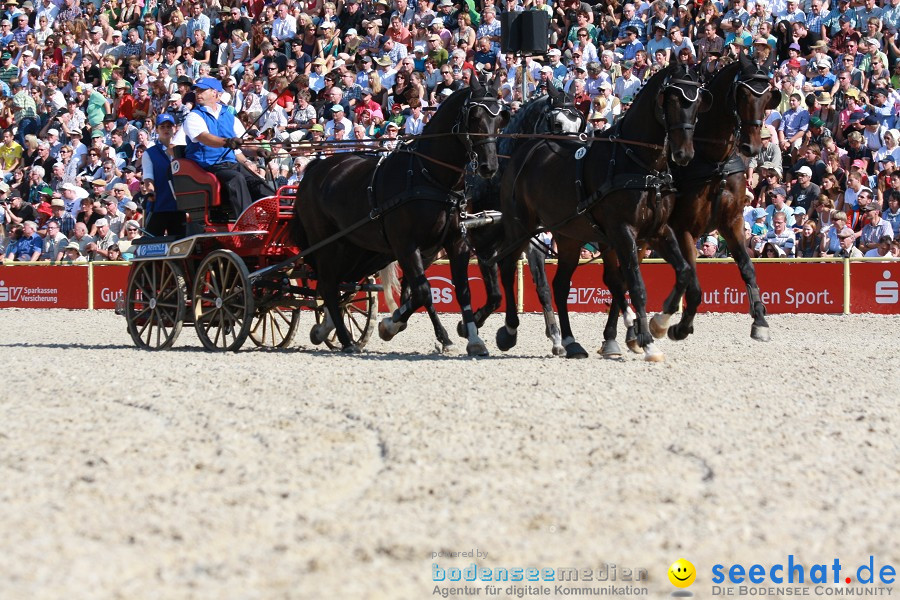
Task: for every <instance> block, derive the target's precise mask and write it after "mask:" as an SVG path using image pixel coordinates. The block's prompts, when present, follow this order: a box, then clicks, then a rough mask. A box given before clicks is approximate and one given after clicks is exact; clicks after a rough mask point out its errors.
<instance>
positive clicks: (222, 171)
mask: <svg viewBox="0 0 900 600" xmlns="http://www.w3.org/2000/svg"><path fill="white" fill-rule="evenodd" d="M194 89H195V90H196V92H195V93H196V98H197V104H198V105H197V107H195V108H194V109H193V110H192V111H191V112H190V114H188V116H187V118H186V119H185V121H184V131H185V135H186V137H187V142H188V143H187V149H186V151H185V156H186V157H187V158H189V159H191V160H194V161H196V162H197V163H199V164H200V166H201V167H203V168H205V169H207V170H209V171H211V172H212V173H215V174H216V177H218V178H219V180H220V181H221V182H222V184H223V185H222V191H223V192H224V193H225V195H226V197H227V198H228V200H229V201H230V202H231V204H232V206H233V208H234V211H235V217H238V216H240V215H241V214H242V213H243V212H244V210H246V209H247V208H248V207H249V206H250V204H251V203H252V202H253V200H254V198H255V199H258V198H262V197H263V196H268V195H273V194H274V190H272V189H271V188H270V187H269V186H268V185H267V184H266V183H265V181H264V180H263V179H262V178H261V177H260V176H259V175H257V174H256V172H255V171H256V169H255V166H254V165H252V163H250V161H249V160H248V159H247V158H246V157H245V156H244V155H243V153H242V152H240V150H238V148H239V147H240V145H241V138H242V137H243V135H244V133H245V131H244V126H243V125H242V124H241V123H240V121H238V120H237V119H235V117H234V115H233V114H232V113H230V112H229V111H227V110H224V108H223V106H222V105H221V104H220V103H219V95H220V94H221V93H222V85H221V83H219V81H218V80H216V79H213V78H209V77H206V78H201V79H200V80H198V81H197V83H196V84H194ZM251 187H252V190H251Z"/></svg>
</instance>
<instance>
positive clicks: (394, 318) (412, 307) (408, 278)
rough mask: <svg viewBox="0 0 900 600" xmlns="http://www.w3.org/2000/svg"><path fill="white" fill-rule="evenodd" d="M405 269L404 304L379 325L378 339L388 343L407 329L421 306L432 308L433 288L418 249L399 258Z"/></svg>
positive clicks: (412, 249) (401, 265) (402, 298)
mask: <svg viewBox="0 0 900 600" xmlns="http://www.w3.org/2000/svg"><path fill="white" fill-rule="evenodd" d="M397 260H398V262H399V263H400V268H401V269H403V293H402V294H401V295H400V299H401V300H402V301H403V304H401V305H400V307H399V308H398V309H397V310H395V311H394V312H393V313H391V315H390V316H387V317H385V318H384V319H382V320H381V322H380V323H378V337H380V338H381V339H383V340H384V341H386V342H389V341H391V339H393V337H394V336H395V335H397V334H398V333H400V332H401V331H403V330H404V329H406V324H407V321H409V318H410V317H411V316H412V314H413V313H414V312H416V309H418V308H419V307H420V306H424V307H426V308H429V307H430V306H431V286H430V285H428V279H427V278H426V277H425V267H424V266H423V265H422V254H421V253H420V252H419V249H418V248H415V247H412V248H410V249H409V250H408V251H407V252H406V253H404V254H403V255H402V256H398V257H397Z"/></svg>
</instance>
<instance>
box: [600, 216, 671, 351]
mask: <svg viewBox="0 0 900 600" xmlns="http://www.w3.org/2000/svg"><path fill="white" fill-rule="evenodd" d="M608 234H609V237H610V245H611V246H612V247H613V248H615V251H616V256H617V257H618V259H619V262H620V264H621V265H622V271H623V273H624V274H625V281H626V282H627V284H628V291H629V292H630V293H631V304H632V306H634V311H635V313H636V318H635V321H634V324H635V334H636V336H637V343H638V345H639V346H640V347H641V348H643V349H644V360H647V361H650V362H661V361H663V360H665V355H664V354H663V353H662V352H661V351H660V350H658V349H657V348H656V347H655V346H654V345H653V336H652V335H651V334H650V330H649V325H648V323H647V289H646V288H645V287H644V279H643V278H642V277H641V268H640V261H639V260H638V254H637V245H636V244H635V240H634V236H633V235H632V233H631V230H630V228H629V226H628V224H627V223H620V224H618V225H616V226H615V227H612V228H610V231H609V232H608ZM625 319H626V323H627V322H628V317H627V316H626V317H625Z"/></svg>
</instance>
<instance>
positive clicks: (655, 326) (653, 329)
mask: <svg viewBox="0 0 900 600" xmlns="http://www.w3.org/2000/svg"><path fill="white" fill-rule="evenodd" d="M658 316H659V315H653V317H652V318H651V319H650V335H652V336H653V337H654V338H656V339H662V338H664V337H666V331H668V329H669V327H668V326H665V327H663V326H662V325H660V324H659V323H658V322H657V319H656V318H657V317H658Z"/></svg>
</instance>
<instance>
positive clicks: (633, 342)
mask: <svg viewBox="0 0 900 600" xmlns="http://www.w3.org/2000/svg"><path fill="white" fill-rule="evenodd" d="M625 345H626V346H628V349H629V350H631V351H632V352H633V353H635V354H643V352H644V351H643V350H642V349H641V345H640V344H639V343H638V339H637V334H636V333H635V332H634V325H632V326H631V327H629V328H628V329H627V330H626V332H625Z"/></svg>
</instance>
